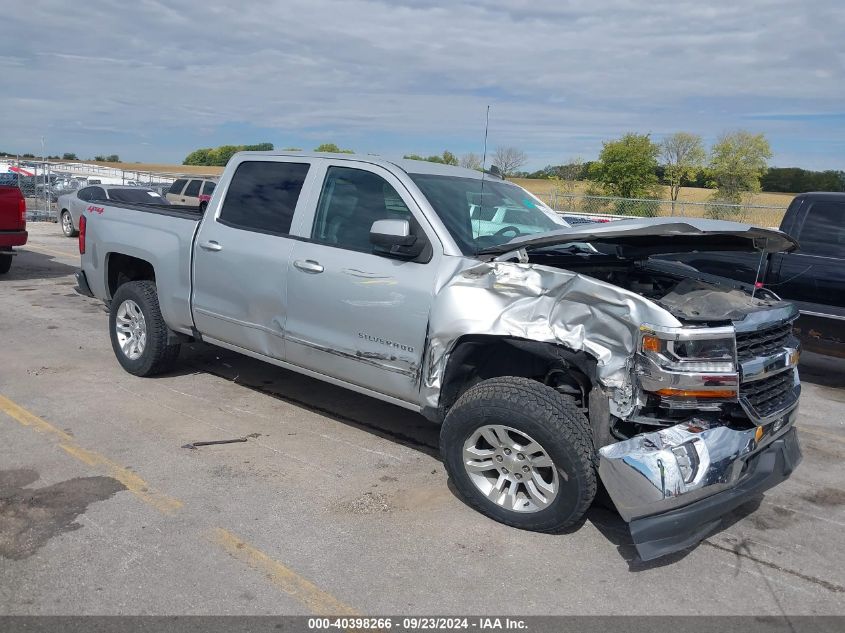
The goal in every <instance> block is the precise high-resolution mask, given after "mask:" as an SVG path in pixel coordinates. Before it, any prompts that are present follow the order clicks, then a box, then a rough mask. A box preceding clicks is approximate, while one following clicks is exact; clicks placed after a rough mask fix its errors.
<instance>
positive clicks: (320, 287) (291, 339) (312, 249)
mask: <svg viewBox="0 0 845 633" xmlns="http://www.w3.org/2000/svg"><path fill="white" fill-rule="evenodd" d="M347 164H348V163H347ZM399 192H402V193H399ZM391 218H393V219H407V220H409V221H410V223H411V226H412V231H413V232H414V233H415V234H417V236H418V239H424V240H426V241H427V242H428V243H429V246H428V247H427V248H426V250H425V251H424V252H423V254H422V255H421V256H420V257H418V258H417V259H416V260H415V261H404V260H399V259H391V258H388V257H385V256H381V255H375V254H373V247H372V244H371V243H370V239H369V232H370V227H371V226H372V224H373V222H374V221H376V220H381V219H391ZM421 219H422V216H421V214H420V212H419V210H418V209H417V207H416V205H415V204H414V202H413V199H412V198H411V197H410V196H409V195H408V194H407V191H405V190H404V187H402V185H401V183H400V182H398V180H397V179H396V178H395V177H394V176H393V175H392V174H390V173H389V172H388V171H387V170H384V169H381V168H379V167H375V166H372V165H363V164H361V167H360V168H352V167H340V166H329V167H328V168H327V170H326V175H325V178H324V181H323V186H322V191H321V193H320V198H319V201H318V203H317V208H316V212H315V215H314V221H313V226H312V229H311V235H310V240H309V241H299V242H297V243H296V244H295V245H294V247H293V254H292V256H291V261H290V265H289V268H288V271H289V272H288V278H289V281H288V296H289V299H290V300H289V312H288V322H287V336H288V339H287V348H286V352H287V360H288V361H289V362H292V363H294V364H296V365H299V366H301V367H304V368H307V369H311V370H313V371H316V372H319V373H321V374H325V375H328V376H332V377H334V378H339V379H341V380H344V381H346V382H349V383H353V384H356V385H359V386H363V387H367V388H370V389H374V390H376V391H379V392H380V393H384V394H387V395H390V396H393V397H395V398H398V399H401V400H404V401H408V402H416V401H417V399H418V391H419V372H420V366H421V363H422V355H423V347H424V345H425V337H426V328H427V326H428V316H429V308H430V306H431V300H432V295H433V289H434V283H435V275H436V271H437V262H438V258H439V257H441V256H442V255H441V251H440V247H439V242H436V241H433V240H432V236H431V233H430V229H429V234H428V235H427V234H426V233H425V230H424V229H423V222H421V221H420V220H421ZM432 246H436V247H434V248H432Z"/></svg>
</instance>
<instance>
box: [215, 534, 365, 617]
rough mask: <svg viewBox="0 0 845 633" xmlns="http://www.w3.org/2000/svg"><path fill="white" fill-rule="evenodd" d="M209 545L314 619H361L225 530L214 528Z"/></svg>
mask: <svg viewBox="0 0 845 633" xmlns="http://www.w3.org/2000/svg"><path fill="white" fill-rule="evenodd" d="M210 540H211V542H212V543H215V544H217V545H219V546H220V547H222V548H223V550H225V551H226V553H227V554H229V555H230V556H232V558H235V559H237V560H239V561H241V562H242V563H245V564H246V565H247V566H249V567H251V568H252V569H254V570H255V571H259V572H261V573H263V574H264V575H265V576H266V577H267V579H268V580H270V582H272V583H273V584H274V585H276V586H277V587H278V588H279V589H281V590H282V591H284V592H285V593H286V594H288V595H289V596H290V597H291V598H293V599H294V600H296V601H297V602H299V603H300V604H302V605H303V606H305V607H306V608H307V609H308V610H309V611H311V612H312V613H313V614H315V615H360V613H359V612H358V611H356V610H355V609H353V608H352V607H350V606H349V605H347V604H344V603H343V602H341V601H340V600H338V599H337V598H335V597H334V596H333V595H331V594H330V593H327V592H325V591H323V590H322V589H320V588H319V587H317V585H315V584H314V583H313V582H311V581H310V580H306V579H305V578H303V577H302V576H300V575H299V574H297V573H296V572H295V571H293V570H292V569H290V568H288V567H285V566H284V565H282V564H281V563H280V562H278V561H277V560H274V559H272V558H270V557H269V556H268V555H267V554H265V553H264V552H262V551H261V550H259V549H257V548H255V547H253V546H252V545H250V544H249V543H247V542H245V541H243V540H241V539H240V538H238V537H237V536H235V535H234V534H232V533H231V532H229V531H228V530H224V529H223V528H215V529H214V530H213V531H212V533H211V536H210Z"/></svg>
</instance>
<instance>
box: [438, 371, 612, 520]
mask: <svg viewBox="0 0 845 633" xmlns="http://www.w3.org/2000/svg"><path fill="white" fill-rule="evenodd" d="M440 452H441V454H442V456H443V459H444V462H445V465H446V470H447V472H448V473H449V477H450V478H451V480H452V481H453V483H454V485H455V488H456V489H457V491H458V493H459V494H460V496H461V497H462V498H463V500H464V501H465V502H466V503H467V504H469V505H470V506H472V507H473V508H475V509H476V510H478V511H479V512H481V513H483V514H486V515H487V516H489V517H491V518H492V519H495V520H496V521H499V522H501V523H505V524H506V525H511V526H514V527H517V528H521V529H524V530H533V531H537V532H560V531H562V530H565V529H566V528H569V527H571V526H572V525H574V524H576V523H577V522H578V521H579V520H580V519H581V518H582V517H583V516H584V514H585V513H586V511H587V508H589V507H590V504H591V503H592V501H593V498H594V497H595V494H596V483H597V481H596V471H595V466H594V458H595V449H594V447H593V441H592V435H591V432H590V426H589V422H588V421H587V418H586V417H585V416H584V414H583V413H582V412H581V411H580V410H579V409H578V407H577V405H576V403H575V401H574V400H572V399H571V398H569V397H568V396H565V395H563V394H561V393H559V392H557V391H555V390H554V389H552V388H551V387H548V386H546V385H544V384H542V383H539V382H536V381H534V380H530V379H528V378H519V377H503V378H492V379H490V380H485V381H483V382H481V383H478V384H477V385H475V386H473V387H471V388H470V389H468V390H467V391H466V393H464V394H463V395H462V396H461V397H460V398H459V399H458V401H457V402H456V403H455V405H454V406H453V407H452V408H451V410H450V411H449V414H448V415H447V416H446V419H445V420H444V422H443V428H442V429H441V433H440Z"/></svg>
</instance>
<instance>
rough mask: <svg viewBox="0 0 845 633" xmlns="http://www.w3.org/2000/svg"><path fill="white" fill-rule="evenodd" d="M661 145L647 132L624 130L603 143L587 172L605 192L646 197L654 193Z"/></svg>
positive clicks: (626, 196)
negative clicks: (620, 136)
mask: <svg viewBox="0 0 845 633" xmlns="http://www.w3.org/2000/svg"><path fill="white" fill-rule="evenodd" d="M659 153H660V147H659V146H658V145H656V144H655V143H652V141H651V138H650V137H649V135H648V134H634V133H629V134H625V135H624V136H623V137H622V138H620V139H618V140H615V141H607V142H605V143H604V144H603V147H602V150H601V154H599V160H598V161H596V162H594V163H592V164H591V165H590V170H589V171H590V176H591V178H592V179H593V180H595V181H596V182H598V183H599V184H600V185H601V187H602V190H603V191H604V193H606V194H608V195H611V196H619V197H621V198H649V197H653V196H654V195H655V193H656V186H657V175H656V173H655V171H656V169H657V156H658V154H659Z"/></svg>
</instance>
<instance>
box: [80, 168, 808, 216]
mask: <svg viewBox="0 0 845 633" xmlns="http://www.w3.org/2000/svg"><path fill="white" fill-rule="evenodd" d="M96 164H97V165H103V166H105V167H116V168H118V169H125V170H130V171H135V170H138V171H152V172H159V173H164V174H197V175H206V176H219V175H220V174H222V173H223V167H203V166H196V165H165V164H160V163H96ZM513 182H515V183H517V184H518V185H520V186H522V187H525V188H526V189H528V191H530V192H531V193H533V194H535V195H548V194H550V193H551V192H552V190H553V189H554V186H555V183H554V182H553V181H551V180H535V179H532V178H514V179H513ZM587 187H588V183H587V182H584V181H582V182H579V183H577V185H576V188H575V193H578V194H584V193H585V192H586V190H587ZM661 189H662V190H663V192H662V195H661V196H660V197H661V198H662V199H663V200H668V199H669V191H668V188H667V187H662V188H661ZM712 195H713V190H712V189H703V188H700V187H684V188H683V189H681V194H680V197H679V198H678V200H680V201H681V202H709V200H710V196H712ZM793 197H794V194H791V193H766V192H764V193H758V194H756V195H754V196H753V198H752V200H750V201H748V202H747V204H754V205H760V206H769V207H784V208H786V207H788V206H789V203H790V202H791V201H792V198H793Z"/></svg>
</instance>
